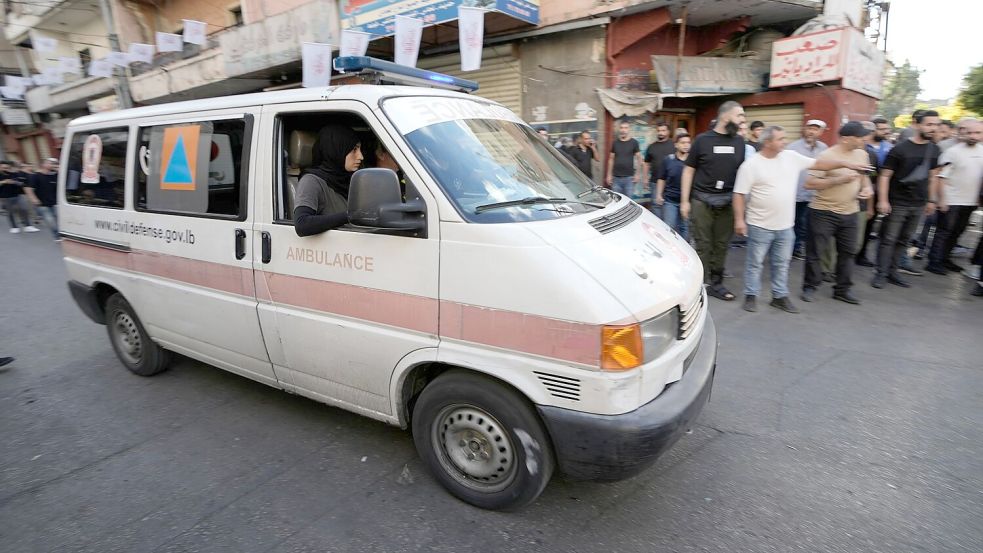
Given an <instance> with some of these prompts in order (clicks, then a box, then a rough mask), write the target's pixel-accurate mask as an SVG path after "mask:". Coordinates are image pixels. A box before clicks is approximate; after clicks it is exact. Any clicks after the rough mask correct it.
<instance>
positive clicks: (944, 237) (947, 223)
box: [928, 205, 976, 267]
mask: <svg viewBox="0 0 983 553" xmlns="http://www.w3.org/2000/svg"><path fill="white" fill-rule="evenodd" d="M975 209H976V206H972V205H951V206H949V211H946V212H945V213H943V212H941V211H939V212H938V213H937V214H936V215H937V217H938V219H937V222H936V224H935V238H934V239H932V249H931V251H929V254H928V264H929V265H932V266H933V267H941V266H942V264H943V263H945V262H946V261H948V260H949V254H950V253H952V248H954V247H955V246H956V244H957V243H958V242H959V236H961V235H962V233H963V231H964V230H966V227H967V226H968V225H969V217H970V216H971V215H972V214H973V211H974V210H975Z"/></svg>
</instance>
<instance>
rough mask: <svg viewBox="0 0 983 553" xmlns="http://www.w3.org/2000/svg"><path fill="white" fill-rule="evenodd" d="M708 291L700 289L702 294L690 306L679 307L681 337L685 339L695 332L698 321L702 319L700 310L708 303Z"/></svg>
mask: <svg viewBox="0 0 983 553" xmlns="http://www.w3.org/2000/svg"><path fill="white" fill-rule="evenodd" d="M706 297H707V296H706V292H705V291H700V295H699V296H697V298H696V300H695V301H693V303H691V304H690V305H689V307H685V308H684V307H680V308H679V339H680V340H685V339H686V338H688V337H689V335H690V333H691V332H693V327H694V326H696V321H698V320H699V319H700V312H701V311H703V308H704V306H705V305H706Z"/></svg>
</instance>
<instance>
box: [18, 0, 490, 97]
mask: <svg viewBox="0 0 983 553" xmlns="http://www.w3.org/2000/svg"><path fill="white" fill-rule="evenodd" d="M485 11H486V10H484V9H481V8H472V7H465V6H460V7H458V42H459V44H460V52H461V71H476V70H478V69H480V68H481V51H482V44H483V41H484V24H485V19H484V18H485ZM182 21H183V22H184V30H183V33H182V34H177V33H162V32H157V33H156V37H155V38H156V41H155V42H156V44H144V43H139V42H135V43H132V44H130V46H129V50H128V51H126V52H115V51H114V52H109V53H108V54H107V55H106V56H104V57H102V58H97V59H94V60H92V61H91V62H89V68H88V76H90V77H112V76H113V74H114V71H115V68H116V67H127V66H129V65H130V64H131V63H153V58H154V54H155V53H156V52H160V53H166V52H181V51H183V50H184V45H185V44H186V43H187V44H197V45H204V44H205V43H206V42H207V41H208V36H207V29H208V25H207V24H206V23H205V22H202V21H195V20H193V19H184V20H182ZM423 25H424V23H423V20H422V19H418V18H414V17H407V16H402V15H397V16H396V17H395V28H396V33H395V37H394V40H393V49H394V58H395V59H394V61H395V62H396V63H397V64H400V65H405V66H407V67H416V64H417V60H418V58H419V54H420V41H421V38H422V36H423ZM372 37H373V35H372V34H370V33H365V32H361V31H355V30H345V31H342V34H341V44H340V45H339V47H338V50H339V55H340V56H364V55H365V53H366V52H367V51H368V46H369V42H370V41H371V40H372ZM31 43H32V46H33V48H34V50H35V51H37V52H38V53H51V52H55V51H57V50H58V39H55V38H52V37H46V36H39V35H33V36H32V37H31ZM331 54H332V46H331V45H330V44H324V43H317V42H305V43H303V44H302V46H301V65H302V69H303V86H305V87H317V86H327V85H328V84H329V83H330V82H331V62H332V59H331ZM82 73H83V69H82V64H81V61H80V60H79V59H78V58H76V57H67V56H63V57H59V58H58V64H57V65H56V66H53V67H46V68H44V69H43V70H42V71H41V73H38V74H35V75H32V76H31V77H15V76H10V75H8V76H5V78H4V85H3V86H0V95H2V96H3V97H4V98H10V99H18V100H22V99H23V98H24V93H25V92H26V91H27V89H28V87H30V86H43V85H57V84H62V83H64V82H65V81H64V75H66V74H72V75H80V76H81V75H82Z"/></svg>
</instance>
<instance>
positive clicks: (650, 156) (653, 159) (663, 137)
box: [644, 121, 676, 209]
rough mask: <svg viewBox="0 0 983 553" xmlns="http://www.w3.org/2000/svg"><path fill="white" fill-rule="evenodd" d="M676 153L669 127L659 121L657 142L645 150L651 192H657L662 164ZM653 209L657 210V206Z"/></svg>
mask: <svg viewBox="0 0 983 553" xmlns="http://www.w3.org/2000/svg"><path fill="white" fill-rule="evenodd" d="M675 151H676V147H675V145H674V144H673V143H672V141H671V140H669V125H667V124H666V123H665V122H663V121H659V122H658V123H656V124H655V142H653V143H651V144H649V146H648V148H645V159H644V161H645V169H646V170H645V174H646V175H650V177H649V190H651V191H653V192H654V191H655V183H656V181H657V180H659V173H661V170H662V162H663V161H664V160H665V159H666V157H668V156H671V155H672V153H673V152H675ZM653 196H654V194H653ZM652 207H653V209H654V208H655V206H652Z"/></svg>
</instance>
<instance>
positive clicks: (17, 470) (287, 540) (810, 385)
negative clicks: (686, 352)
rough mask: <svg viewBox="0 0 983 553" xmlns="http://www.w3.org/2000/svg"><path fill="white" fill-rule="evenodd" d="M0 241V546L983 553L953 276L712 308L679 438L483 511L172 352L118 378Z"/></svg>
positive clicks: (51, 288) (52, 253)
mask: <svg viewBox="0 0 983 553" xmlns="http://www.w3.org/2000/svg"><path fill="white" fill-rule="evenodd" d="M2 230H3V232H2V233H0V289H2V290H3V292H2V308H0V355H14V356H16V357H17V361H16V363H15V364H13V365H12V366H11V368H9V369H8V370H6V371H4V372H2V373H0V437H2V447H0V551H4V552H11V553H22V552H23V553H28V552H30V553H35V552H38V553H39V552H48V551H50V552H68V551H92V552H100V553H104V552H109V551H124V552H144V551H161V552H176V551H230V552H237V553H239V552H260V551H262V552H267V551H271V552H299V551H344V552H349V551H448V552H451V551H453V552H460V551H482V552H489V551H564V552H567V551H577V552H581V551H583V552H591V551H604V552H608V551H617V552H651V551H674V552H681V551H728V552H730V551H754V552H767V551H776V552H794V551H823V552H826V551H850V552H852V551H865V552H866V551H890V552H896V551H933V552H935V551H945V552H956V551H966V552H973V553H977V552H979V551H983V446H981V444H983V364H981V362H980V360H981V358H983V333H981V328H983V299H980V298H972V297H970V296H969V295H968V294H967V290H968V289H969V281H968V280H966V279H965V278H963V277H961V276H958V275H951V276H948V277H938V276H935V275H930V274H929V275H926V276H924V277H921V278H915V277H912V280H913V281H915V282H916V287H915V288H913V289H910V290H902V289H899V288H896V287H890V288H887V289H884V290H875V289H873V288H871V287H869V286H868V285H867V284H866V281H867V280H868V279H869V272H868V270H866V269H858V275H857V281H858V286H857V288H856V291H857V294H858V295H859V296H860V297H861V298H862V299H863V300H864V305H863V306H861V307H852V306H849V305H846V304H843V303H839V302H834V301H832V300H831V299H829V296H828V295H829V293H830V292H829V289H828V288H825V289H823V290H821V291H820V300H819V301H818V302H817V303H814V304H810V305H803V306H802V307H803V313H802V314H799V315H788V314H784V313H780V312H777V311H776V310H774V309H771V308H769V307H767V306H766V305H762V306H761V307H760V311H759V312H758V313H755V314H748V313H745V312H744V311H742V310H741V309H740V305H738V302H733V303H722V302H719V301H717V300H712V307H711V308H712V311H713V315H714V317H715V319H716V321H717V325H718V329H719V332H720V340H721V348H720V359H719V365H718V370H717V381H716V384H715V387H714V393H713V399H712V401H711V403H710V404H709V405H708V406H707V408H706V409H705V410H704V412H703V414H702V416H701V417H700V419H699V424H698V425H697V426H696V427H695V428H694V429H693V431H692V434H691V435H689V436H686V437H684V438H683V439H682V440H681V441H680V442H679V443H678V444H677V445H676V446H675V447H674V448H673V449H672V450H671V451H670V452H669V453H668V454H667V455H666V456H664V457H663V458H662V459H661V460H660V461H659V462H658V463H657V464H656V466H655V467H654V468H652V469H651V470H649V471H647V472H645V473H644V474H642V475H640V476H638V477H636V478H633V479H631V480H627V481H624V482H619V483H615V484H589V483H570V482H564V481H562V480H560V479H554V481H553V482H552V483H551V484H550V486H549V487H548V488H547V489H546V491H545V493H544V494H543V495H542V497H541V498H540V499H539V500H538V501H537V502H536V503H534V504H533V505H531V506H530V507H528V508H527V509H525V510H523V511H521V512H517V513H495V512H485V511H481V510H479V509H476V508H473V507H470V506H468V505H466V504H463V503H461V502H459V501H457V500H456V499H454V498H453V497H451V496H450V495H448V494H447V493H445V492H444V491H443V489H442V488H440V487H439V486H438V485H437V484H436V483H435V481H434V480H433V479H432V478H431V477H430V476H429V475H428V474H427V473H426V472H425V470H424V467H423V465H422V464H421V462H420V461H419V459H418V458H417V455H416V453H415V451H414V448H413V444H412V440H411V437H410V435H409V433H408V432H404V431H401V430H399V429H396V428H391V427H388V426H385V425H383V424H381V423H377V422H373V421H370V420H368V419H364V418H361V417H358V416H356V415H353V414H349V413H347V412H344V411H341V410H338V409H334V408H330V407H326V406H323V405H320V404H317V403H315V402H313V401H309V400H306V399H303V398H299V397H296V396H291V395H288V394H286V393H283V392H280V391H277V390H274V389H272V388H267V387H264V386H263V385H260V384H257V383H254V382H251V381H249V380H246V379H244V378H240V377H237V376H234V375H232V374H229V373H226V372H223V371H221V370H219V369H216V368H212V367H209V366H207V365H204V364H201V363H198V362H195V361H190V360H187V359H183V358H182V359H181V360H180V361H179V362H178V363H177V364H176V365H175V366H174V367H173V368H172V369H171V370H169V371H168V372H166V373H163V374H161V375H159V376H157V377H153V378H140V377H137V376H133V375H131V374H129V373H128V372H127V371H126V370H125V369H124V368H123V367H122V366H121V365H120V363H119V362H118V361H117V360H116V358H115V356H114V354H113V351H112V349H111V347H110V344H109V342H108V340H107V338H106V333H105V327H103V326H99V325H96V324H93V323H92V322H90V321H89V320H88V319H86V318H85V317H84V316H83V315H82V313H81V312H80V311H79V310H78V308H77V307H76V306H75V305H74V303H73V302H72V300H71V298H70V297H69V294H68V291H67V289H66V287H65V273H64V269H63V266H62V263H61V259H60V251H59V248H58V245H57V244H55V243H52V242H51V239H50V236H48V235H47V233H37V234H33V235H17V236H14V235H9V234H7V232H6V227H5V226H4V227H2ZM742 258H743V250H731V258H730V263H729V264H730V267H731V271H732V272H734V273H735V274H736V275H740V273H741V269H740V267H741V260H742ZM739 281H740V277H739V276H738V277H736V278H733V279H730V284H731V287H732V288H733V289H734V290H735V292H737V291H739V290H740V282H739ZM800 284H801V262H799V261H795V262H794V266H793V272H792V285H793V286H794V287H795V288H797V287H798V286H799V285H800Z"/></svg>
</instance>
